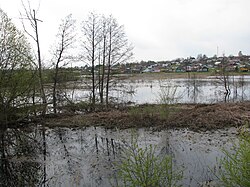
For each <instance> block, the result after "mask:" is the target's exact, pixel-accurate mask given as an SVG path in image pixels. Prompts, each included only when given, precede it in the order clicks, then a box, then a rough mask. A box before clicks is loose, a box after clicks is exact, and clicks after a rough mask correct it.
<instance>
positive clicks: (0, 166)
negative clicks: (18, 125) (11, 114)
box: [0, 129, 44, 186]
mask: <svg viewBox="0 0 250 187" xmlns="http://www.w3.org/2000/svg"><path fill="white" fill-rule="evenodd" d="M0 136H1V140H0V150H1V155H0V159H1V160H0V186H37V185H38V186H40V185H41V184H42V183H43V182H44V179H43V176H44V175H43V170H42V169H43V164H42V163H41V162H40V161H39V159H38V158H39V157H40V156H41V154H42V145H41V144H40V143H39V139H40V137H39V135H38V132H37V131H36V130H34V131H33V132H24V131H21V130H19V129H13V130H10V129H7V130H3V129H1V132H0Z"/></svg>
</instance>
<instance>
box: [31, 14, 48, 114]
mask: <svg viewBox="0 0 250 187" xmlns="http://www.w3.org/2000/svg"><path fill="white" fill-rule="evenodd" d="M33 13H34V23H35V32H36V45H37V56H38V76H39V84H40V92H41V97H42V102H43V111H42V115H45V113H46V107H47V100H46V95H45V91H44V86H43V77H42V60H41V50H40V43H39V36H38V25H37V19H36V12H35V10H33Z"/></svg>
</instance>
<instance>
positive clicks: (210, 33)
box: [0, 0, 250, 61]
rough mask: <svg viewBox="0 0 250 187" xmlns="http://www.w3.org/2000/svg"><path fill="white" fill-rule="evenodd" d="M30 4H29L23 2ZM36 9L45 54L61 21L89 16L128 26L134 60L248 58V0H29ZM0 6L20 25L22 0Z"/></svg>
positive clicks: (3, 3)
mask: <svg viewBox="0 0 250 187" xmlns="http://www.w3.org/2000/svg"><path fill="white" fill-rule="evenodd" d="M23 1H24V2H26V0H23ZM30 2H31V6H32V9H33V8H34V9H37V8H38V7H39V2H40V7H39V11H38V17H39V19H41V20H43V22H42V23H40V24H39V26H40V35H41V43H42V44H41V45H42V50H43V51H42V52H43V54H46V53H47V51H48V48H49V46H51V45H52V44H53V41H54V39H55V35H56V32H57V29H58V25H59V24H60V21H61V19H63V18H64V17H65V16H67V15H68V14H70V13H72V14H73V17H74V18H76V19H77V21H78V23H79V25H80V22H81V21H82V20H84V19H86V16H87V15H88V14H89V12H93V11H94V12H96V13H99V14H105V15H109V14H112V15H113V16H114V17H115V18H116V19H117V20H118V22H119V24H120V25H124V26H125V32H126V34H127V36H128V39H129V41H130V42H131V43H132V44H133V46H134V53H135V56H134V57H135V60H138V61H140V60H155V61H158V60H171V59H175V58H177V57H183V58H186V57H189V56H194V57H197V55H198V54H206V55H207V56H213V55H215V54H217V48H218V52H219V56H221V55H222V54H223V53H225V55H226V56H228V55H231V54H232V55H237V54H238V52H239V51H242V53H243V54H250V19H249V17H250V0H40V1H39V0H30ZM0 7H1V8H2V9H3V10H4V11H5V12H6V13H7V15H8V16H9V17H10V18H12V20H13V22H14V23H16V24H18V23H20V20H19V19H18V18H19V17H20V16H19V12H20V11H22V4H21V0H1V1H0Z"/></svg>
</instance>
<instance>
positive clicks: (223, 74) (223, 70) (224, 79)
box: [217, 57, 231, 102]
mask: <svg viewBox="0 0 250 187" xmlns="http://www.w3.org/2000/svg"><path fill="white" fill-rule="evenodd" d="M227 63H228V61H227V60H226V58H225V57H223V59H222V62H221V64H220V66H221V67H220V70H219V74H218V76H217V79H219V80H220V82H221V83H222V84H223V87H224V89H225V92H224V96H225V97H224V102H227V101H228V99H229V96H230V94H231V89H230V80H229V78H230V77H229V72H228V70H227V68H228V64H227Z"/></svg>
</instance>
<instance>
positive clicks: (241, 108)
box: [43, 102, 250, 131]
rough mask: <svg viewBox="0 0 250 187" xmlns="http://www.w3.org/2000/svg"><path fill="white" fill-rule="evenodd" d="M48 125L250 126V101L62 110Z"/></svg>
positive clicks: (195, 127) (202, 127) (127, 126)
mask: <svg viewBox="0 0 250 187" xmlns="http://www.w3.org/2000/svg"><path fill="white" fill-rule="evenodd" d="M43 122H44V124H45V125H46V126H48V127H88V126H103V127H106V128H119V129H125V128H134V127H135V128H141V127H147V128H151V129H153V130H161V129H167V128H189V129H190V130H194V131H206V130H213V129H219V128H226V127H241V126H243V125H247V126H249V122H250V102H241V103H217V104H175V105H148V104H145V105H139V106H133V107H123V108H120V109H108V110H107V109H106V110H102V111H98V112H91V113H85V114H77V115H76V114H75V115H65V114H59V115H57V116H53V117H47V118H46V119H45V120H43Z"/></svg>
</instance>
